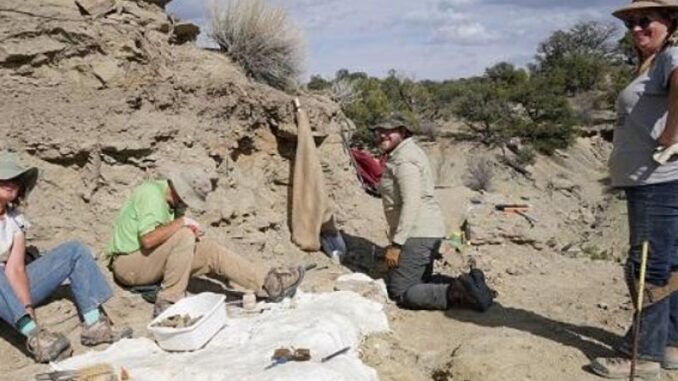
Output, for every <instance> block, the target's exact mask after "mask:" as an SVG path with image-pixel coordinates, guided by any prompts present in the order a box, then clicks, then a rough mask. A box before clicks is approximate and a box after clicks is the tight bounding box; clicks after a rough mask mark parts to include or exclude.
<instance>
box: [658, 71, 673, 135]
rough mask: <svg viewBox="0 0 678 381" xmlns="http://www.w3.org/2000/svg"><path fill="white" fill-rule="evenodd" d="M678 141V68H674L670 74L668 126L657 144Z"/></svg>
mask: <svg viewBox="0 0 678 381" xmlns="http://www.w3.org/2000/svg"><path fill="white" fill-rule="evenodd" d="M676 143H678V70H673V71H672V72H671V75H670V76H669V99H668V116H667V118H666V127H664V131H663V132H662V133H661V135H659V138H658V139H657V144H658V145H659V146H662V147H669V146H671V145H673V144H676Z"/></svg>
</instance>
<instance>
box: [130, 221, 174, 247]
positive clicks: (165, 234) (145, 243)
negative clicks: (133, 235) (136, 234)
mask: <svg viewBox="0 0 678 381" xmlns="http://www.w3.org/2000/svg"><path fill="white" fill-rule="evenodd" d="M184 226H185V222H184V218H183V217H179V218H176V219H175V220H174V221H172V222H170V223H168V224H166V225H161V226H158V227H157V228H155V229H154V230H152V231H150V232H148V233H146V234H144V235H142V236H141V237H140V238H139V242H140V243H141V247H142V248H144V249H147V250H148V249H153V248H154V247H157V246H158V245H160V244H162V243H163V242H165V241H167V240H168V239H169V238H170V237H171V236H172V235H173V234H174V233H176V232H177V231H178V230H179V229H181V228H182V227H184Z"/></svg>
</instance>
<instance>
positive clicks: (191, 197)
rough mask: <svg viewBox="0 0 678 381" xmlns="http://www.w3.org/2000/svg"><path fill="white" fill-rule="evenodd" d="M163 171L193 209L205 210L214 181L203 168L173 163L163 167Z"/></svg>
mask: <svg viewBox="0 0 678 381" xmlns="http://www.w3.org/2000/svg"><path fill="white" fill-rule="evenodd" d="M161 173H162V175H163V176H164V177H165V178H167V179H168V180H169V181H170V182H171V183H172V188H174V191H175V192H177V195H179V198H180V199H181V201H183V202H184V203H185V204H186V205H188V206H189V207H191V208H193V209H196V210H200V211H203V210H205V200H207V195H208V194H209V193H210V192H211V191H212V182H211V181H210V177H209V175H208V174H207V173H206V172H205V171H204V170H203V169H202V168H200V167H197V166H188V165H179V164H171V165H167V166H166V167H165V168H163V169H162V170H161Z"/></svg>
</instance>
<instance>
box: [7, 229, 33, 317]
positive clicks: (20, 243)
mask: <svg viewBox="0 0 678 381" xmlns="http://www.w3.org/2000/svg"><path fill="white" fill-rule="evenodd" d="M25 257H26V236H25V235H24V233H23V232H18V233H16V234H15V235H14V240H13V242H12V248H11V249H10V252H9V259H8V260H7V265H6V266H5V275H7V280H8V281H9V284H10V285H11V286H12V290H13V291H14V294H15V295H16V296H17V298H18V299H19V301H20V302H21V303H22V304H23V305H30V304H32V302H33V301H32V300H31V285H30V282H29V281H28V275H27V274H26V265H25V261H24V259H25ZM26 312H27V313H28V314H29V315H31V317H35V311H34V310H33V307H29V308H27V309H26Z"/></svg>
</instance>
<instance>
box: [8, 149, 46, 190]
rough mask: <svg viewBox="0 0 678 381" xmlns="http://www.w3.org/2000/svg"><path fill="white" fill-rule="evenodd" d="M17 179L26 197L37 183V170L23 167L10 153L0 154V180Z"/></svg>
mask: <svg viewBox="0 0 678 381" xmlns="http://www.w3.org/2000/svg"><path fill="white" fill-rule="evenodd" d="M17 178H18V179H19V180H20V181H21V183H22V184H23V187H24V197H25V196H28V193H30V192H31V191H32V190H33V188H35V183H37V182H38V168H36V167H24V166H22V165H21V163H19V159H17V157H16V155H15V154H14V153H12V152H8V151H2V152H0V180H11V179H17Z"/></svg>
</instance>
